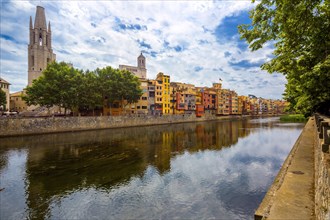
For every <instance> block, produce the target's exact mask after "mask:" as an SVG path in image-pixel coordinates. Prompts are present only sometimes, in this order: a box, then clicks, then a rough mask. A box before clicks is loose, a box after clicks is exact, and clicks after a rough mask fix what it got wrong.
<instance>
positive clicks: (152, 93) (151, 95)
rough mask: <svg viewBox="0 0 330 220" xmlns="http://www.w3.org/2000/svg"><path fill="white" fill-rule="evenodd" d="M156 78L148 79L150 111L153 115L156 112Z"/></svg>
mask: <svg viewBox="0 0 330 220" xmlns="http://www.w3.org/2000/svg"><path fill="white" fill-rule="evenodd" d="M155 85H156V81H155V80H148V113H149V114H151V115H155V114H156V107H155V91H156V89H155V87H156V86H155Z"/></svg>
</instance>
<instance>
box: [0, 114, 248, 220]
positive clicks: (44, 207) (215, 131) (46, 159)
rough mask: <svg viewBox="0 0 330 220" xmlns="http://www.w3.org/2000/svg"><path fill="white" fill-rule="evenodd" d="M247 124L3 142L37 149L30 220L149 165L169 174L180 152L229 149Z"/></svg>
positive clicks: (31, 155)
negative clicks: (59, 204) (62, 199)
mask: <svg viewBox="0 0 330 220" xmlns="http://www.w3.org/2000/svg"><path fill="white" fill-rule="evenodd" d="M247 126H248V123H247V121H242V120H239V121H222V122H214V123H209V122H207V123H184V124H176V125H166V126H152V127H145V128H144V129H141V128H138V127H136V128H126V129H112V130H101V131H89V132H80V133H62V134H49V135H46V136H45V135H43V136H42V137H41V136H40V138H36V137H35V136H26V137H22V138H18V139H17V141H15V142H13V141H12V138H4V139H2V140H1V144H2V147H3V149H6V150H7V149H13V148H21V147H22V146H33V147H32V148H28V149H27V150H28V153H27V154H26V166H24V167H25V169H26V182H25V183H26V184H27V185H26V186H25V187H26V188H25V190H26V197H25V198H26V199H27V201H26V204H27V206H28V209H27V210H29V213H28V218H31V219H45V218H46V217H49V216H50V215H49V214H50V213H51V211H52V210H51V209H52V208H53V207H54V206H53V205H56V204H54V203H53V202H54V200H53V199H54V198H59V200H58V201H61V199H60V198H65V197H67V196H68V197H69V196H70V194H71V193H73V192H77V193H79V192H84V191H85V190H86V189H95V190H102V191H106V192H109V191H111V190H112V189H113V188H114V187H117V186H119V185H121V186H125V185H129V184H130V180H131V179H132V178H133V179H135V180H136V178H143V175H144V173H145V170H146V169H147V168H148V167H149V166H154V167H155V168H156V169H157V170H158V171H159V173H160V174H164V173H166V172H168V171H169V170H170V168H171V159H172V158H174V157H175V156H176V155H177V154H182V153H184V152H185V151H188V152H190V153H194V152H199V151H203V150H221V149H222V148H224V147H230V146H232V145H234V144H236V143H237V141H238V140H239V138H240V137H244V136H247V135H248V134H249V132H250V129H246V128H247ZM250 126H252V125H251V124H250ZM4 152H5V151H3V152H2V153H0V154H3V153H4ZM0 157H1V155H0ZM1 158H4V157H1ZM23 158H25V157H23ZM0 165H1V164H0ZM0 168H2V167H0Z"/></svg>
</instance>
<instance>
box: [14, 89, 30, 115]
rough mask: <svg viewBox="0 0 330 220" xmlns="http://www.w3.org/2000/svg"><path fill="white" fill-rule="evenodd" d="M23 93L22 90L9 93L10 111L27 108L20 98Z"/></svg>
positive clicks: (20, 110)
mask: <svg viewBox="0 0 330 220" xmlns="http://www.w3.org/2000/svg"><path fill="white" fill-rule="evenodd" d="M23 95H24V91H19V92H14V93H12V94H10V111H15V112H22V111H26V110H27V105H26V102H25V101H24V100H23V98H22V96H23Z"/></svg>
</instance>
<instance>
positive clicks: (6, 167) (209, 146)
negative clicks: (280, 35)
mask: <svg viewBox="0 0 330 220" xmlns="http://www.w3.org/2000/svg"><path fill="white" fill-rule="evenodd" d="M301 128H302V125H300V124H295V125H294V126H279V124H278V123H277V119H276V120H274V119H259V120H258V119H257V120H250V121H248V120H244V121H224V122H207V123H188V124H176V125H164V126H151V127H142V128H125V129H112V130H102V131H92V132H80V133H64V134H52V135H41V136H29V137H20V138H2V139H0V141H1V142H0V145H1V148H0V162H1V163H0V169H1V171H0V172H1V184H0V188H1V189H2V188H4V190H2V191H1V192H0V193H1V194H0V195H1V197H0V199H1V208H0V211H1V212H0V215H1V216H0V217H1V219H10V218H17V217H18V216H22V217H27V218H38V219H39V218H40V219H42V218H54V219H63V218H64V219H82V218H84V219H86V218H88V219H91V218H96V219H99V218H109V217H111V218H115V219H127V218H143V219H146V218H170V219H173V218H189V219H197V218H217V219H218V218H251V217H252V215H253V212H254V209H255V208H256V207H257V205H258V203H259V202H260V201H261V199H262V198H263V195H264V193H265V191H266V190H267V187H268V186H269V185H270V184H271V182H272V181H273V178H274V176H275V175H276V173H277V171H278V169H279V168H280V166H281V163H282V162H283V160H284V159H285V157H286V156H287V154H288V152H289V150H290V148H291V147H292V145H293V143H294V142H295V140H296V139H297V137H298V135H299V133H300V131H301ZM24 155H25V156H24ZM15 161H16V162H15ZM12 176H15V179H12V178H11V177H12ZM3 180H4V181H3ZM12 182H17V185H15V184H14V185H12ZM22 193H23V194H22ZM13 198H14V199H13ZM25 200H26V201H25ZM19 201H25V203H24V204H23V205H19V206H17V203H19ZM4 203H5V206H3V205H2V204H4ZM25 204H26V205H25Z"/></svg>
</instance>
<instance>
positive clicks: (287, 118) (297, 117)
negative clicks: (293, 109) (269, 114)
mask: <svg viewBox="0 0 330 220" xmlns="http://www.w3.org/2000/svg"><path fill="white" fill-rule="evenodd" d="M280 121H282V122H306V121H307V118H305V116H304V115H302V114H294V115H283V116H281V117H280Z"/></svg>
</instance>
